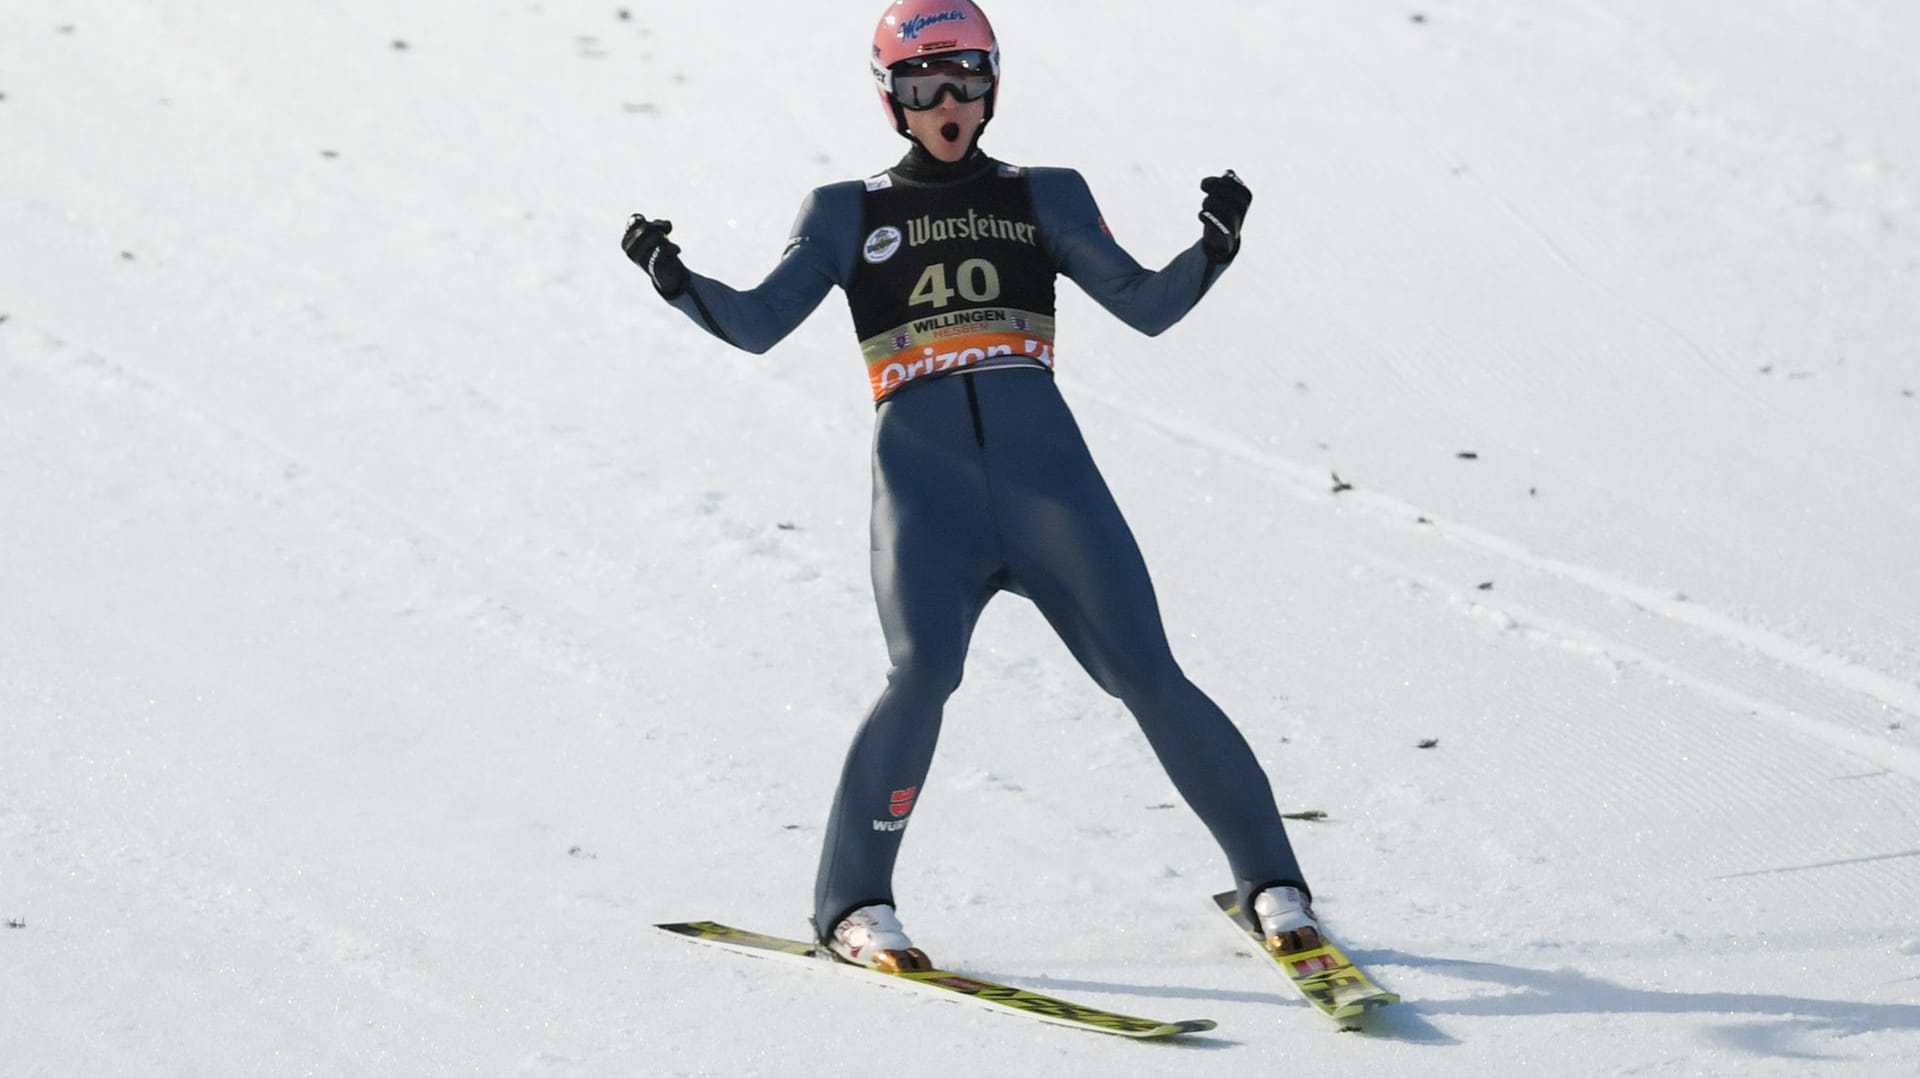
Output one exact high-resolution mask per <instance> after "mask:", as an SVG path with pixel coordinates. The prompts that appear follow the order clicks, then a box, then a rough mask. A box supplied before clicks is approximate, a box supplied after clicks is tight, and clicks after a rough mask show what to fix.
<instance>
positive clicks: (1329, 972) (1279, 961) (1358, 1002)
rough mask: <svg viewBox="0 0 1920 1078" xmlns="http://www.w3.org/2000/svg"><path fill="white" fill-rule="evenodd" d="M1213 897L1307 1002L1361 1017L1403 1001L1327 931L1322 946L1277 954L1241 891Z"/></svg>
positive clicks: (1342, 1017) (1335, 1014) (1335, 1015)
mask: <svg viewBox="0 0 1920 1078" xmlns="http://www.w3.org/2000/svg"><path fill="white" fill-rule="evenodd" d="M1213 901H1214V903H1215V904H1216V905H1218V906H1219V907H1220V911H1221V912H1222V913H1225V914H1226V915H1227V916H1228V917H1231V918H1233V923H1234V924H1236V925H1239V926H1240V930H1241V931H1242V932H1244V933H1246V934H1247V937H1248V938H1250V939H1252V940H1253V942H1254V944H1255V946H1257V947H1259V948H1260V953H1261V954H1263V955H1265V956H1267V957H1268V958H1269V959H1272V960H1273V963H1274V964H1275V965H1276V966H1279V967H1280V972H1282V973H1284V974H1286V977H1287V979H1288V980H1289V981H1292V982H1293V985H1294V987H1295V988H1298V989H1299V990H1300V994H1301V995H1303V996H1306V997H1307V1002H1309V1003H1311V1004H1313V1005H1314V1006H1315V1007H1318V1008H1320V1010H1321V1011H1323V1012H1325V1013H1326V1015H1327V1016H1328V1017H1330V1018H1332V1019H1334V1020H1335V1021H1340V1022H1346V1021H1351V1020H1354V1019H1358V1018H1360V1017H1361V1016H1362V1015H1365V1014H1367V1013H1369V1012H1371V1011H1377V1010H1379V1009H1380V1008H1382V1007H1386V1006H1389V1005H1391V1004H1395V1003H1398V1002H1400V997H1399V996H1397V995H1395V994H1394V993H1392V992H1389V991H1387V990H1386V989H1384V988H1381V987H1380V986H1379V985H1377V984H1374V983H1373V979H1372V978H1371V977H1368V976H1367V973H1366V971H1365V970H1363V969H1361V968H1360V967H1359V966H1356V965H1354V964H1353V961H1352V960H1351V959H1349V958H1348V957H1347V956H1346V955H1345V954H1344V953H1342V952H1341V950H1340V948H1339V947H1337V946H1335V944H1334V942H1333V940H1331V939H1329V938H1328V937H1327V935H1326V933H1325V932H1322V933H1321V935H1320V942H1321V946H1319V947H1315V948H1314V949H1312V950H1310V951H1296V952H1294V953H1292V954H1284V955H1280V954H1274V953H1273V952H1272V951H1269V950H1267V944H1266V940H1265V939H1263V938H1262V937H1261V935H1260V929H1259V927H1258V926H1256V925H1255V924H1254V923H1253V921H1252V920H1250V919H1249V918H1248V917H1247V915H1246V913H1245V912H1243V911H1242V910H1241V909H1240V901H1239V897H1238V896H1237V895H1235V894H1234V893H1233V892H1232V891H1226V892H1222V893H1221V894H1217V895H1214V896H1213Z"/></svg>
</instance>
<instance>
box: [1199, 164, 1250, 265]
mask: <svg viewBox="0 0 1920 1078" xmlns="http://www.w3.org/2000/svg"><path fill="white" fill-rule="evenodd" d="M1200 190H1202V191H1205V192H1206V194H1207V197H1206V201H1204V202H1202V203H1200V226H1201V229H1202V231H1201V234H1200V245H1201V246H1202V247H1204V248H1206V251H1207V261H1209V262H1213V263H1215V264H1221V263H1226V262H1231V261H1233V256H1234V255H1237V254H1239V253H1240V225H1241V224H1242V223H1243V222H1245V221H1246V219H1247V207H1248V206H1251V205H1252V204H1253V192H1252V191H1249V190H1248V189H1247V185H1246V184H1244V183H1242V182H1240V177H1238V176H1236V175H1234V174H1233V170H1232V169H1228V170H1227V172H1226V175H1224V176H1209V177H1207V178H1206V179H1204V180H1201V181H1200Z"/></svg>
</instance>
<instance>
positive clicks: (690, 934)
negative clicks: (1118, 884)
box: [654, 921, 1214, 1040]
mask: <svg viewBox="0 0 1920 1078" xmlns="http://www.w3.org/2000/svg"><path fill="white" fill-rule="evenodd" d="M654 927H656V928H663V929H666V930H667V931H668V932H673V933H676V934H678V935H682V936H686V937H687V938H689V939H695V940H700V941H701V942H703V943H714V944H718V945H720V946H722V947H731V948H733V949H735V950H740V951H746V952H748V953H756V954H761V955H768V956H782V955H784V956H787V957H790V958H804V959H808V960H812V961H821V962H822V964H823V965H830V966H832V967H833V968H836V969H842V970H847V971H849V972H853V973H860V974H865V975H867V976H870V977H874V978H878V979H881V980H883V981H891V982H895V983H897V984H900V985H902V986H910V987H914V988H920V989H927V990H932V991H935V992H939V993H942V994H944V995H946V996H947V997H949V998H954V999H965V1000H972V1001H973V1002H975V1003H981V1004H985V1005H987V1006H990V1007H993V1008H995V1009H997V1010H1002V1011H1006V1012H1008V1013H1011V1014H1024V1015H1026V1016H1027V1017H1029V1018H1037V1019H1039V1020H1041V1021H1043V1022H1052V1023H1054V1024H1056V1025H1063V1026H1072V1027H1073V1028H1075V1029H1089V1030H1094V1031H1095V1032H1099V1033H1114V1034H1118V1035H1119V1036H1122V1037H1132V1038H1134V1039H1136V1040H1158V1039H1160V1038H1164V1037H1177V1036H1179V1035H1181V1034H1183V1033H1199V1032H1201V1031H1203V1030H1209V1029H1212V1028H1213V1026H1214V1023H1213V1020H1212V1019H1210V1018H1195V1019H1189V1020H1187V1021H1184V1022H1162V1021H1158V1020H1156V1019H1152V1018H1136V1017H1134V1016H1133V1015H1128V1014H1120V1013H1117V1012H1115V1011H1107V1010H1101V1009H1100V1008H1098V1007H1088V1006H1085V1005H1084V1004H1079V1003H1069V1002H1067V1001H1066V1000H1064V999H1055V998H1053V997H1052V996H1043V995H1041V994H1039V993H1038V992H1029V991H1027V990H1025V989H1023V988H1015V987H1013V986H1012V985H1005V984H996V983H995V982H993V981H987V980H982V979H980V978H978V977H969V976H967V975H965V974H960V973H953V972H950V971H948V970H940V969H934V970H924V971H921V972H917V973H886V972H883V971H881V970H874V969H868V968H867V967H865V966H856V965H852V964H850V963H847V962H842V961H840V960H838V959H836V958H833V957H832V954H831V952H828V951H826V949H825V948H822V947H817V946H815V945H814V944H811V943H803V942H801V941H800V940H792V939H783V938H781V937H779V936H768V935H764V934H762V933H759V932H749V931H747V930H746V929H743V928H734V927H731V926H729V925H723V924H716V923H714V922H712V921H689V922H683V923H678V924H664V925H656V926H654Z"/></svg>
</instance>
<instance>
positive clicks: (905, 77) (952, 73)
mask: <svg viewBox="0 0 1920 1078" xmlns="http://www.w3.org/2000/svg"><path fill="white" fill-rule="evenodd" d="M881 85H882V86H883V87H885V89H886V91H887V94H888V95H889V96H890V97H892V98H893V99H894V100H895V101H898V102H899V103H900V107H901V108H903V109H911V110H912V111H914V112H920V111H922V110H924V109H930V108H932V107H934V106H935V105H938V104H939V103H940V99H941V98H943V97H945V96H946V95H948V94H952V95H953V99H954V100H955V101H962V102H965V101H978V100H980V99H981V98H983V97H985V96H987V94H988V93H990V92H992V90H993V57H992V55H991V54H989V53H987V52H986V51H984V50H981V49H968V50H966V51H964V52H943V53H941V54H939V55H938V56H924V57H915V58H914V59H911V60H902V61H900V62H899V63H897V64H895V65H893V66H892V67H890V68H887V71H886V76H885V78H884V79H883V80H882V82H881Z"/></svg>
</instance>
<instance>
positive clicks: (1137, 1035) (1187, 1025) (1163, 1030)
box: [1116, 1018, 1219, 1041]
mask: <svg viewBox="0 0 1920 1078" xmlns="http://www.w3.org/2000/svg"><path fill="white" fill-rule="evenodd" d="M1217 1025H1219V1023H1217V1022H1215V1021H1214V1020H1213V1019H1211V1018H1189V1019H1188V1020H1186V1021H1184V1022H1162V1023H1161V1024H1160V1025H1157V1026H1154V1027H1152V1028H1151V1029H1143V1030H1139V1031H1137V1032H1128V1033H1126V1036H1129V1037H1132V1038H1134V1039H1135V1040H1141V1041H1157V1040H1165V1039H1166V1038H1168V1037H1178V1036H1182V1035H1184V1034H1187V1033H1205V1032H1206V1031H1207V1030H1209V1029H1212V1028H1214V1027H1215V1026H1217ZM1116 1032H1118V1031H1116Z"/></svg>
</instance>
